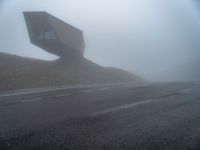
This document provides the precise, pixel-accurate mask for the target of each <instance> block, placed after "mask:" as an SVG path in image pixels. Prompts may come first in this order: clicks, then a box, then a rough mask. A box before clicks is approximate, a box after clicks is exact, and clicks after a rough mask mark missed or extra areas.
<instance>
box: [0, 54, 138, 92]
mask: <svg viewBox="0 0 200 150" xmlns="http://www.w3.org/2000/svg"><path fill="white" fill-rule="evenodd" d="M113 82H141V79H140V78H139V77H137V76H135V75H133V74H131V73H128V72H126V71H122V70H120V69H116V68H105V67H102V66H99V65H97V64H95V63H93V62H91V61H89V60H87V59H85V58H82V59H81V60H79V61H77V60H76V61H75V62H73V61H65V62H62V61H60V60H56V61H51V62H48V61H42V60H37V59H30V58H24V57H19V56H15V55H10V54H5V53H0V91H8V90H16V89H25V88H38V87H47V86H48V87H50V86H61V85H75V84H94V83H113Z"/></svg>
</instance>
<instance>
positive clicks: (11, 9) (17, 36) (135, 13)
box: [0, 0, 200, 78]
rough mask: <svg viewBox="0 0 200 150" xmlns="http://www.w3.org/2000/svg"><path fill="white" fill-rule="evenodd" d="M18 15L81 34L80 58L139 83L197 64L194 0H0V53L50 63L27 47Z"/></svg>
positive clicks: (198, 19)
mask: <svg viewBox="0 0 200 150" xmlns="http://www.w3.org/2000/svg"><path fill="white" fill-rule="evenodd" d="M23 11H47V12H49V13H50V14H52V15H54V16H56V17H58V18H60V19H62V20H64V21H66V22H67V23H69V24H71V25H73V26H75V27H77V28H79V29H81V30H83V32H84V36H85V40H86V49H85V57H86V58H88V59H90V60H93V61H94V62H96V63H98V64H100V65H103V66H114V67H119V68H122V69H125V70H128V71H130V72H133V73H136V74H138V75H141V76H142V77H146V78H148V77H149V76H150V75H152V74H155V73H158V72H161V71H163V70H168V69H170V68H173V67H175V66H177V65H178V64H184V63H186V62H189V61H192V60H194V59H197V58H200V51H199V48H200V42H199V39H200V30H199V29H200V16H199V15H200V14H199V13H200V12H199V11H198V7H197V5H196V3H195V0H194V1H192V0H167V1H163V0H84V1H83V0H42V1H41V0H4V1H3V0H1V1H0V26H1V28H0V51H3V52H7V53H12V54H17V55H22V56H28V57H34V58H40V59H48V60H52V59H56V58H57V57H56V56H54V55H51V54H48V53H47V52H45V51H43V50H41V49H40V48H38V47H36V46H34V45H31V44H30V42H29V37H28V33H27V30H26V26H25V22H24V19H23V15H22V12H23Z"/></svg>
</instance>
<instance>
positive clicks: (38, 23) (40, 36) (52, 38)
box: [24, 12, 85, 59]
mask: <svg viewBox="0 0 200 150" xmlns="http://www.w3.org/2000/svg"><path fill="white" fill-rule="evenodd" d="M24 17H25V21H26V25H27V28H28V33H29V36H30V40H31V43H32V44H34V45H36V46H38V47H40V48H42V49H44V50H46V51H47V52H50V53H53V54H55V55H58V56H60V58H61V59H62V58H65V59H67V58H69V57H71V56H72V55H73V56H78V57H80V56H81V57H82V56H83V53H84V48H85V43H84V36H83V33H82V31H81V30H79V29H77V28H74V27H73V26H71V25H69V24H67V23H65V22H63V21H61V20H59V19H58V18H56V17H54V16H52V15H50V14H48V13H46V12H24Z"/></svg>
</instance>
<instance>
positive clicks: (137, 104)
mask: <svg viewBox="0 0 200 150" xmlns="http://www.w3.org/2000/svg"><path fill="white" fill-rule="evenodd" d="M159 101H163V99H149V100H145V101H140V102H136V103H132V104H127V105H123V106H119V107H116V108H111V109H107V110H103V111H100V112H97V113H94V114H92V115H91V117H95V116H98V115H103V114H108V113H113V112H117V111H120V110H124V109H129V108H133V107H136V106H140V105H145V104H150V103H155V102H159Z"/></svg>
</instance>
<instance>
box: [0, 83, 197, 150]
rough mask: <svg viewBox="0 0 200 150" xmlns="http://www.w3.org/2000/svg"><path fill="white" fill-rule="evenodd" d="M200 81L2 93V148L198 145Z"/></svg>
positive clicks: (120, 149)
mask: <svg viewBox="0 0 200 150" xmlns="http://www.w3.org/2000/svg"><path fill="white" fill-rule="evenodd" d="M198 149H200V84H181V83H171V84H147V85H141V86H134V85H112V86H99V87H79V88H62V89H54V90H44V91H34V92H19V93H9V94H2V95H0V150H198Z"/></svg>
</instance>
